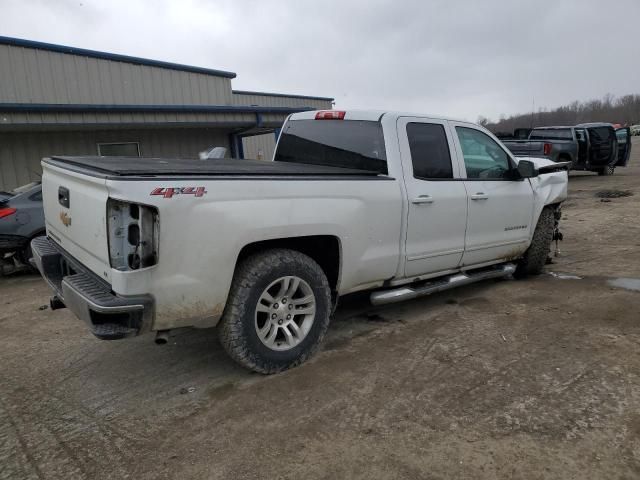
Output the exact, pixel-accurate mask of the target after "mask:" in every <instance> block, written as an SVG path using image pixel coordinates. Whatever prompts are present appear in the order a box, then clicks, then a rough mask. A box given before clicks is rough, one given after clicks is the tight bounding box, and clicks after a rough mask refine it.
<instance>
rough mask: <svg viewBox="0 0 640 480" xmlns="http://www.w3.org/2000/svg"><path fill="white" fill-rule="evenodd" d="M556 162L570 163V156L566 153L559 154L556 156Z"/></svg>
mask: <svg viewBox="0 0 640 480" xmlns="http://www.w3.org/2000/svg"><path fill="white" fill-rule="evenodd" d="M558 160H564V161H566V162H570V161H571V155H569V154H568V153H561V154H560V155H558Z"/></svg>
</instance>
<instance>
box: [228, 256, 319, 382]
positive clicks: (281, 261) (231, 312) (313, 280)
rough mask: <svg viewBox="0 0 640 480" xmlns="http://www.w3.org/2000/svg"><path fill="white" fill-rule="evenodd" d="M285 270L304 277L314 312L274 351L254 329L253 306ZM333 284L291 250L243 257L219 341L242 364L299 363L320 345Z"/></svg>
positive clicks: (282, 366)
mask: <svg viewBox="0 0 640 480" xmlns="http://www.w3.org/2000/svg"><path fill="white" fill-rule="evenodd" d="M283 276H296V277H299V278H301V279H302V280H304V281H305V282H306V283H307V284H308V286H309V287H311V290H312V292H313V295H314V296H315V302H316V304H315V316H314V318H313V323H312V324H311V327H310V330H309V331H308V333H307V334H306V336H305V337H304V339H303V340H302V341H301V343H299V344H298V345H296V346H294V347H292V348H291V349H289V350H285V351H278V350H272V349H271V348H269V347H267V346H266V345H265V344H264V343H263V342H262V341H261V340H260V338H259V337H258V333H257V332H256V307H257V305H258V302H259V299H260V297H261V295H262V294H263V292H264V291H265V289H266V288H267V287H268V286H269V285H271V284H272V282H274V281H276V280H277V279H279V278H281V277H283ZM330 314H331V289H330V287H329V282H328V281H327V277H326V275H325V274H324V272H323V271H322V268H320V266H319V265H318V264H317V263H316V262H315V261H314V260H313V259H312V258H310V257H308V256H307V255H304V254H302V253H300V252H298V251H295V250H288V249H272V250H267V251H264V252H261V253H257V254H254V255H252V256H250V257H248V258H246V259H245V260H244V261H243V262H242V263H241V264H240V265H239V266H238V267H237V269H236V273H235V275H234V278H233V281H232V284H231V290H230V292H229V298H228V300H227V305H226V307H225V311H224V313H223V315H222V319H221V321H220V325H219V333H218V335H219V338H220V343H221V344H222V346H223V347H224V349H225V350H226V351H227V353H228V354H229V356H231V358H232V359H233V360H235V361H236V362H237V363H239V364H240V365H242V366H243V367H245V368H248V369H250V370H253V371H255V372H259V373H265V374H271V373H277V372H281V371H283V370H287V369H289V368H292V367H295V366H297V365H300V364H301V363H303V362H304V361H306V360H307V359H309V358H310V357H311V356H312V355H313V354H314V353H315V352H316V350H317V349H318V347H319V346H320V343H321V342H322V339H323V337H324V335H325V333H326V332H327V328H328V327H329V321H330Z"/></svg>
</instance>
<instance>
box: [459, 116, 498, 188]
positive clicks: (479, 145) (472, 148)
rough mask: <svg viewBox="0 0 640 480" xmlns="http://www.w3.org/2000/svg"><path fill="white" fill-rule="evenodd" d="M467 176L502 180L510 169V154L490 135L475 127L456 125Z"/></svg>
mask: <svg viewBox="0 0 640 480" xmlns="http://www.w3.org/2000/svg"><path fill="white" fill-rule="evenodd" d="M456 133H457V134H458V139H459V140H460V146H461V147H462V155H463V156H464V165H465V167H466V169H467V178H482V179H489V180H491V179H494V180H502V179H504V178H505V177H506V173H507V172H508V171H509V169H510V165H509V156H508V155H507V153H506V152H505V151H504V150H503V149H502V148H500V146H499V145H498V144H497V143H496V142H495V140H493V139H492V138H491V137H489V136H488V135H486V134H484V133H482V132H481V131H479V130H475V129H473V128H465V127H456Z"/></svg>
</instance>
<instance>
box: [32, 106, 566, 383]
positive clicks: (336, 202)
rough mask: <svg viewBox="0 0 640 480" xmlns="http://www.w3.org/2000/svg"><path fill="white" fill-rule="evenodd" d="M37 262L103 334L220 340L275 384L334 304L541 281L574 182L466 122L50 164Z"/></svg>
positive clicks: (295, 124) (337, 125)
mask: <svg viewBox="0 0 640 480" xmlns="http://www.w3.org/2000/svg"><path fill="white" fill-rule="evenodd" d="M42 165H43V169H44V174H43V179H42V190H43V195H44V209H45V217H46V227H47V236H46V237H42V238H39V239H36V240H34V241H33V242H32V249H33V253H34V260H35V263H36V264H37V266H38V269H39V270H40V271H41V273H42V275H43V276H44V278H45V279H46V281H47V282H48V283H49V285H50V287H51V288H52V290H53V292H54V296H53V297H52V300H51V306H52V308H62V307H64V306H66V307H68V308H69V309H70V310H71V311H72V312H73V313H74V314H75V315H76V316H78V317H79V318H81V319H82V320H84V322H86V324H87V325H88V327H89V329H90V330H91V331H92V332H93V334H94V335H95V336H97V337H98V338H101V339H119V338H125V337H130V336H133V335H139V334H142V333H145V332H151V331H155V332H157V333H156V338H157V339H158V340H166V338H167V337H166V335H167V332H168V331H169V330H171V329H176V328H180V327H197V328H205V327H214V326H217V327H218V331H219V337H220V340H221V343H222V345H223V346H224V348H225V349H226V351H227V352H228V353H229V354H230V356H231V357H232V358H233V359H234V360H235V361H237V362H238V363H240V364H241V365H243V366H245V367H247V368H249V369H252V370H254V371H258V372H262V373H274V372H279V371H282V370H284V369H287V368H290V367H293V366H295V365H298V364H300V363H301V362H303V361H304V360H305V359H307V358H309V357H310V356H311V355H312V354H313V352H314V351H316V350H317V348H318V346H319V344H320V342H321V340H322V338H323V336H324V335H325V332H326V331H327V328H328V326H329V320H330V317H331V313H332V311H333V309H334V308H335V306H336V304H337V302H338V299H339V297H340V296H343V295H346V294H350V293H353V292H358V291H363V290H369V291H371V294H370V295H371V297H370V298H371V301H372V303H373V304H374V305H381V304H386V303H392V302H398V301H401V300H405V299H410V298H414V297H418V296H420V295H426V294H430V293H434V292H438V291H442V290H446V289H448V288H452V287H455V286H458V285H464V284H467V283H470V282H474V281H478V280H482V279H487V278H497V277H505V276H510V275H515V276H522V275H527V274H538V273H540V272H541V271H542V269H543V266H544V264H545V261H546V259H547V255H548V253H549V249H550V244H551V241H552V238H553V236H554V232H555V231H556V229H557V222H558V219H559V218H560V214H559V210H560V205H561V203H562V202H563V200H565V198H566V195H567V171H566V169H565V170H563V169H562V168H563V166H562V165H559V164H556V163H554V162H551V161H549V160H545V159H528V160H523V159H517V158H515V157H513V156H512V155H511V153H510V152H509V151H508V150H507V149H506V148H505V147H504V146H503V145H502V144H501V143H500V142H499V141H498V140H497V139H496V138H495V137H494V136H493V135H492V134H491V133H490V132H488V131H487V130H485V129H484V128H482V127H480V126H478V125H475V124H472V123H467V122H462V121H454V120H447V119H442V118H431V117H428V116H422V115H415V114H403V113H393V112H378V111H375V112H374V111H346V112H345V111H335V110H329V111H318V112H315V111H314V112H304V113H296V114H293V115H291V116H290V117H289V118H288V119H287V121H286V123H285V124H284V125H283V128H282V131H281V134H280V136H279V139H278V142H277V147H276V151H275V155H274V158H273V161H260V160H233V159H219V160H216V161H215V162H203V161H200V160H184V159H173V160H167V159H151V158H149V159H143V158H116V157H50V158H45V159H43V162H42Z"/></svg>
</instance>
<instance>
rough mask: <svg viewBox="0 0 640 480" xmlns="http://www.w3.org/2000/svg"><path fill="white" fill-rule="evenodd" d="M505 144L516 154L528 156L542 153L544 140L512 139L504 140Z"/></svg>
mask: <svg viewBox="0 0 640 480" xmlns="http://www.w3.org/2000/svg"><path fill="white" fill-rule="evenodd" d="M504 144H505V146H506V147H507V148H508V149H509V150H511V152H512V153H513V154H514V155H517V156H522V157H528V156H540V155H542V149H543V147H542V142H529V141H527V140H525V141H517V140H516V141H510V142H504Z"/></svg>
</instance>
